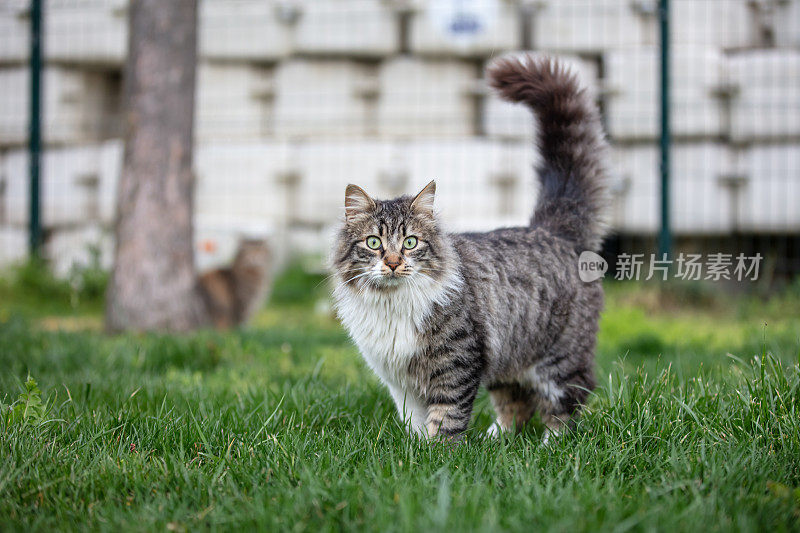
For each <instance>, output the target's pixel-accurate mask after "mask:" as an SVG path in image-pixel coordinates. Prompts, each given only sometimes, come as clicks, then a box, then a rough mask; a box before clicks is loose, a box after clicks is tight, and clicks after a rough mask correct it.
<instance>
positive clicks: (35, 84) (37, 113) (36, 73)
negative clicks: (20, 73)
mask: <svg viewBox="0 0 800 533" xmlns="http://www.w3.org/2000/svg"><path fill="white" fill-rule="evenodd" d="M30 44H31V49H30V60H29V67H30V75H31V78H30V80H31V85H30V125H29V130H28V157H29V158H30V162H29V165H30V180H31V181H30V213H29V215H30V217H29V226H28V231H29V250H30V254H31V256H32V257H38V256H39V251H40V250H39V249H40V247H41V244H42V222H41V191H40V187H39V170H40V166H41V148H42V139H41V136H42V98H41V96H42V0H31V43H30Z"/></svg>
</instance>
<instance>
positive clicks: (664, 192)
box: [658, 0, 672, 258]
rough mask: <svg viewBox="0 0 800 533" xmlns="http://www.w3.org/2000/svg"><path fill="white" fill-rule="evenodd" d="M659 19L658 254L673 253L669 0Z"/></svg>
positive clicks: (664, 1) (661, 2) (660, 9)
mask: <svg viewBox="0 0 800 533" xmlns="http://www.w3.org/2000/svg"><path fill="white" fill-rule="evenodd" d="M658 19H659V27H660V33H661V169H660V170H661V233H660V235H659V239H658V254H659V258H662V257H663V256H664V254H667V257H670V256H671V254H672V233H671V231H670V221H669V209H670V186H669V178H670V144H671V141H672V138H671V135H672V133H671V131H670V118H669V115H670V108H669V106H670V66H669V63H670V49H669V0H659V5H658Z"/></svg>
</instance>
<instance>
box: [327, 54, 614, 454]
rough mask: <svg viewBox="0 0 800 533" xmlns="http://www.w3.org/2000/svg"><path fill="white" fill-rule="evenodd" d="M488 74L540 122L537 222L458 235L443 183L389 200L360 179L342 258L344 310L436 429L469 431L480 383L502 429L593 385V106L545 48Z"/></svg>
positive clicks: (563, 405) (366, 349)
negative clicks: (440, 198)
mask: <svg viewBox="0 0 800 533" xmlns="http://www.w3.org/2000/svg"><path fill="white" fill-rule="evenodd" d="M489 77H490V80H491V83H492V85H493V86H494V87H495V88H496V89H497V90H498V91H499V92H500V94H501V95H503V96H504V97H506V98H508V99H510V100H515V101H522V102H525V103H526V104H528V106H529V107H530V108H531V109H532V110H533V111H534V113H535V114H536V115H537V116H538V118H539V121H540V128H539V131H540V134H539V135H540V137H539V139H538V143H539V147H540V149H541V151H542V155H543V159H544V162H543V163H542V166H541V168H539V169H538V170H539V179H540V182H541V194H540V197H539V201H538V205H537V208H536V212H535V213H534V215H533V217H532V219H531V223H530V225H529V226H525V227H519V228H504V229H498V230H495V231H491V232H488V233H462V234H450V233H446V232H445V231H443V230H442V228H441V225H440V222H439V219H438V218H437V215H436V214H435V212H434V209H433V202H434V196H435V188H436V187H435V184H434V183H433V182H431V183H430V184H428V186H426V187H425V188H424V189H423V190H422V191H421V192H420V193H419V194H418V195H417V196H415V197H410V196H403V197H400V198H396V199H393V200H376V199H374V198H371V197H370V196H369V195H368V194H367V193H366V192H365V191H364V190H362V189H361V188H359V187H357V186H355V185H350V186H348V187H347V190H346V192H345V222H344V224H343V225H342V228H341V230H340V233H339V235H338V239H337V242H336V245H335V249H334V252H333V257H332V262H333V268H334V271H335V278H336V281H337V286H336V288H335V290H334V297H335V300H336V306H337V311H338V314H339V317H340V318H341V320H342V322H343V324H344V325H345V327H346V328H347V329H348V331H349V332H350V335H351V336H352V338H353V340H354V341H355V343H356V344H357V346H358V348H359V350H360V351H361V353H362V355H363V356H364V358H365V360H366V361H367V363H368V364H369V365H370V367H371V368H372V369H373V370H374V371H375V373H376V374H377V375H378V376H379V377H380V379H381V380H382V381H383V382H384V383H385V384H386V385H387V387H388V389H389V391H390V393H391V394H392V397H393V399H394V401H395V403H396V405H397V409H398V412H399V413H400V416H401V417H403V419H404V420H405V421H406V422H407V423H408V424H409V425H410V427H411V428H412V429H413V430H414V431H416V432H418V433H420V434H422V435H427V436H429V437H435V436H440V437H450V438H459V437H460V436H461V435H462V434H463V432H464V431H465V430H466V428H467V425H468V423H469V421H470V417H471V413H472V405H473V401H474V399H475V396H476V394H477V392H478V388H479V386H480V385H484V386H486V387H487V389H488V390H489V392H490V395H491V398H492V403H493V405H494V408H495V410H496V413H497V422H496V424H495V426H494V428H493V430H495V431H496V430H509V429H512V428H515V427H521V426H522V425H523V424H525V423H526V422H527V421H528V420H529V419H530V418H531V417H532V416H533V415H534V414H535V413H538V414H539V415H540V416H541V417H542V420H543V421H544V423H545V424H546V425H547V427H548V428H549V429H550V430H553V431H558V430H560V429H561V428H562V427H563V426H564V425H565V424H568V423H569V421H570V420H571V419H572V417H573V416H574V415H575V414H576V412H577V411H578V410H579V408H580V405H581V404H582V403H583V402H584V401H585V399H586V397H587V394H588V393H589V391H590V390H591V389H592V388H593V387H594V384H595V382H594V377H593V364H594V348H595V339H596V334H597V323H598V319H599V315H600V311H601V309H602V306H603V294H602V287H601V285H600V283H599V282H593V283H583V282H581V281H580V279H579V277H578V268H577V263H578V255H579V254H580V252H581V251H583V250H597V249H599V247H600V244H601V242H602V238H603V235H604V232H605V226H604V225H603V216H604V214H605V209H604V202H605V191H606V186H605V183H604V171H603V167H602V163H603V161H602V158H603V154H604V150H605V141H604V137H603V134H602V130H601V128H600V125H599V119H598V114H597V111H596V109H595V107H594V105H593V104H592V102H590V101H589V99H588V98H587V97H586V96H585V94H584V93H583V91H582V90H581V88H580V87H579V86H578V83H577V82H576V80H575V78H574V77H573V76H572V75H571V74H569V73H568V72H567V71H566V70H565V69H564V68H563V67H562V66H560V65H559V64H558V63H557V62H554V61H551V60H549V59H546V58H533V57H527V58H525V59H523V60H518V59H500V60H498V61H496V62H495V63H494V64H493V65H492V66H491V67H490V69H489Z"/></svg>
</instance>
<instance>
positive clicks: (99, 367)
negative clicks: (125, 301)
mask: <svg viewBox="0 0 800 533" xmlns="http://www.w3.org/2000/svg"><path fill="white" fill-rule="evenodd" d="M37 276H39V274H36V275H33V276H31V279H28V281H27V282H26V283H27V285H20V281H19V276H14V278H15V279H11V278H10V277H6V278H5V281H3V282H2V283H0V368H1V369H3V371H2V372H0V401H2V403H3V404H4V405H5V407H4V410H3V414H2V417H0V419H1V420H0V529H2V530H6V529H18V530H29V529H40V530H41V529H48V530H49V529H59V530H60V529H80V530H83V529H86V528H87V527H89V528H92V529H124V530H128V529H134V530H164V529H171V530H184V529H185V530H197V529H224V530H230V529H241V528H247V529H255V528H259V529H266V530H273V529H276V530H298V531H303V530H305V531H317V530H337V529H366V530H379V531H391V530H406V531H408V530H414V531H416V530H419V529H423V528H424V529H433V530H461V529H464V530H497V529H509V530H522V531H535V530H544V529H547V530H553V531H581V530H603V531H605V530H618V531H625V530H655V529H657V530H687V531H694V530H696V529H698V528H699V527H703V528H704V529H707V530H710V531H715V530H775V531H787V530H800V488H798V487H800V413H799V412H798V409H800V373H799V372H798V366H797V365H798V359H799V358H800V316H799V315H800V312H798V310H800V290H798V287H797V286H794V287H793V288H791V289H790V290H787V291H786V292H785V293H784V294H783V295H782V296H780V297H777V298H773V299H771V300H768V301H763V300H761V299H757V298H753V297H743V298H733V297H730V296H721V295H711V296H707V297H704V298H700V299H698V298H693V297H691V294H694V293H692V292H691V291H690V292H689V293H688V295H687V291H686V290H684V289H670V290H669V291H659V290H657V289H655V288H653V287H647V286H644V287H641V286H640V287H631V286H625V285H621V286H620V285H613V284H611V285H609V286H608V305H607V311H606V313H605V315H604V318H603V323H602V328H601V335H600V341H599V353H598V376H599V378H600V383H601V386H600V388H599V389H598V390H597V391H596V393H595V394H594V395H593V397H592V398H591V401H590V402H589V406H588V408H587V410H586V414H585V416H584V417H583V418H582V420H581V421H580V423H579V425H578V427H577V429H576V430H575V431H574V432H572V433H571V434H568V435H566V436H564V437H563V438H561V439H560V440H558V441H556V442H555V444H553V445H552V446H543V445H541V442H540V430H539V428H538V427H537V426H536V425H535V424H534V425H533V426H532V427H531V428H528V429H527V430H526V431H525V432H523V433H522V434H521V435H519V436H516V437H509V438H504V439H502V440H499V441H490V440H485V439H483V438H482V437H481V433H482V431H483V430H485V429H486V428H487V427H488V425H489V424H490V421H491V417H492V412H491V409H490V407H489V405H488V402H487V399H486V397H485V395H481V397H480V398H479V400H478V402H477V407H476V416H475V420H474V423H473V427H472V428H471V430H470V434H469V435H468V437H467V439H466V440H465V442H464V443H463V444H461V445H458V446H450V445H443V444H430V443H427V442H423V441H420V440H418V439H416V438H413V437H409V436H407V435H406V433H405V431H404V428H402V427H401V426H400V425H399V423H398V421H397V419H396V417H395V414H394V408H393V406H392V402H391V400H390V398H389V396H388V394H387V393H386V392H385V391H384V390H383V389H382V388H381V386H380V384H379V383H378V382H377V381H376V379H375V378H374V377H373V376H372V375H371V374H370V372H369V371H368V370H367V369H366V368H365V366H364V365H363V364H362V362H361V361H360V358H359V356H358V354H357V352H356V350H355V349H354V347H353V346H352V345H351V343H350V342H349V341H348V339H347V336H346V335H345V333H344V332H343V331H342V330H341V328H340V327H339V326H338V324H337V322H336V320H335V319H334V318H333V317H332V315H331V313H330V306H329V303H328V302H327V300H326V299H325V294H326V288H325V286H324V285H319V281H320V279H319V278H318V277H315V276H309V275H305V274H302V273H301V272H298V271H296V270H295V271H292V272H290V273H288V274H287V275H286V276H284V277H283V278H282V279H281V280H279V282H278V285H277V286H276V288H275V291H274V298H273V301H272V303H271V304H270V305H269V306H268V307H267V308H266V309H265V310H264V311H263V312H261V313H260V314H259V315H258V317H257V319H256V320H255V321H254V323H253V324H252V325H251V326H250V327H248V328H246V329H242V330H239V331H235V332H231V333H218V332H210V331H207V332H201V333H197V334H194V335H188V336H168V335H121V336H113V337H112V336H107V335H105V334H103V333H101V332H100V330H99V328H100V326H101V321H100V317H99V311H100V309H101V308H102V301H101V300H98V299H97V298H89V297H84V298H79V299H78V301H75V299H74V298H71V297H70V298H66V299H65V298H64V296H65V295H67V294H68V291H67V292H65V293H63V294H62V293H58V294H61V296H59V297H58V298H59V299H51V298H48V291H47V290H40V289H42V287H41V286H40V285H42V284H41V283H39V281H37V280H39V278H38V277H37ZM37 287H38V288H37ZM691 290H692V291H694V290H695V289H691ZM670 302H672V304H670ZM682 302H684V303H685V302H692V305H691V306H689V305H683V304H682ZM76 317H78V318H76ZM28 375H30V376H32V377H33V378H35V379H36V380H37V381H38V388H40V389H41V394H39V393H38V389H37V388H35V387H34V386H33V384H32V383H30V384H29V385H28V386H27V387H26V386H25V384H24V382H25V381H26V378H27V376H28ZM37 399H38V400H40V403H38V404H37Z"/></svg>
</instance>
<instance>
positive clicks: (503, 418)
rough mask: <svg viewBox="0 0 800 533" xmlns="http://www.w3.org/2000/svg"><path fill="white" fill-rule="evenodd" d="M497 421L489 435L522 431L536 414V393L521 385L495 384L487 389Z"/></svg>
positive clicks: (490, 429)
mask: <svg viewBox="0 0 800 533" xmlns="http://www.w3.org/2000/svg"><path fill="white" fill-rule="evenodd" d="M487 389H488V390H489V397H490V398H491V400H492V407H494V412H495V414H497V420H496V421H495V423H494V424H492V426H491V427H490V428H489V431H488V432H487V434H488V435H489V436H496V435H498V434H499V433H500V432H501V431H512V430H515V429H516V430H519V429H521V428H522V427H523V426H524V425H525V424H526V423H527V422H528V421H529V420H530V419H531V417H532V416H533V414H534V413H535V412H536V405H537V404H536V396H535V393H534V391H533V390H532V389H531V388H530V387H527V386H525V385H522V384H520V383H494V384H491V385H489V386H488V387H487Z"/></svg>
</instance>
